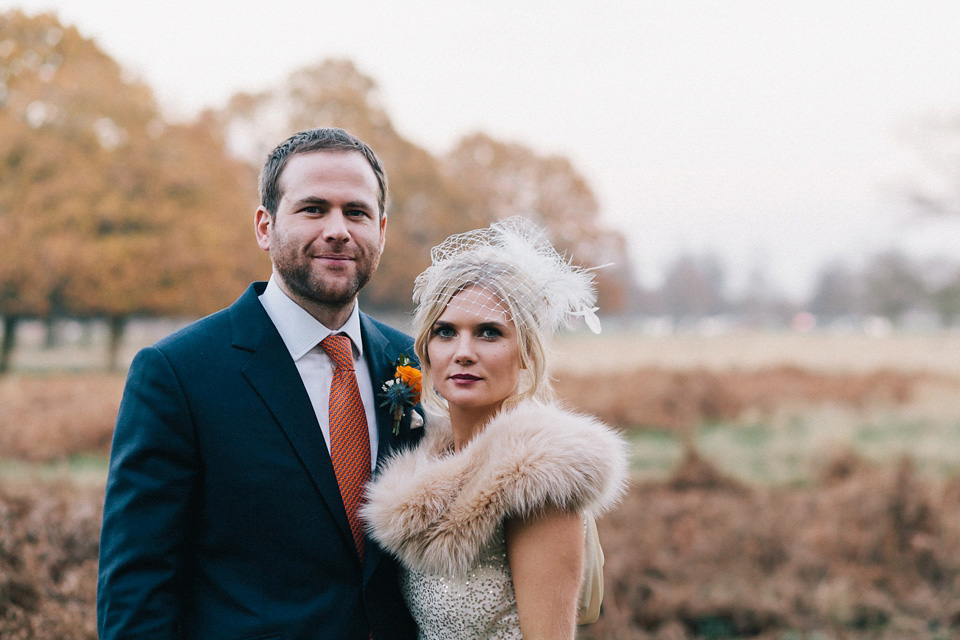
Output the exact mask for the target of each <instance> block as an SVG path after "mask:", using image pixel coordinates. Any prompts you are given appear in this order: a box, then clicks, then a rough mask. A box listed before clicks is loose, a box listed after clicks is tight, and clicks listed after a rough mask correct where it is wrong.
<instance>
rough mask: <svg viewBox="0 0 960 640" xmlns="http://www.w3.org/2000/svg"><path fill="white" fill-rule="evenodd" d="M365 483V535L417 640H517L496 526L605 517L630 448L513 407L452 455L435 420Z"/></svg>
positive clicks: (550, 410)
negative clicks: (395, 584) (391, 564)
mask: <svg viewBox="0 0 960 640" xmlns="http://www.w3.org/2000/svg"><path fill="white" fill-rule="evenodd" d="M424 428H425V429H426V433H425V434H424V437H423V439H422V440H421V442H420V444H419V445H418V446H417V447H416V448H414V449H410V450H406V451H403V452H401V453H399V454H398V455H396V456H394V457H392V458H391V459H389V460H388V461H387V462H386V463H385V464H384V465H383V466H382V467H381V468H380V469H379V470H378V472H377V474H376V476H375V477H374V479H373V481H372V482H371V483H370V485H368V487H367V503H366V504H365V505H364V507H363V508H362V510H361V514H362V516H363V519H364V521H365V522H366V523H367V527H368V528H367V531H368V533H369V534H370V536H371V538H372V539H374V540H375V541H376V542H377V543H378V544H380V545H381V547H382V548H383V549H384V550H386V551H387V552H388V553H390V554H391V555H393V556H394V557H395V558H396V559H397V560H398V561H399V564H400V568H401V578H400V583H401V590H402V592H403V595H404V597H405V599H406V601H407V605H408V607H409V609H410V612H411V614H412V615H413V619H414V620H415V621H416V623H417V626H418V627H419V630H420V638H421V640H433V639H438V640H439V639H442V640H514V639H519V638H522V637H523V636H522V634H521V631H520V617H519V614H518V613H517V602H516V596H515V594H514V588H513V579H512V577H511V574H510V566H509V564H508V562H507V552H506V539H505V534H504V523H505V522H507V521H509V520H510V519H511V518H525V517H531V516H534V515H535V514H537V513H540V512H542V510H543V509H544V508H545V507H548V506H550V507H556V508H559V509H561V510H565V511H569V512H579V513H587V512H589V513H592V514H597V513H602V512H604V511H606V510H607V509H609V508H610V507H611V506H612V505H613V504H614V503H615V502H616V500H617V499H618V497H619V495H620V494H621V492H622V490H623V485H624V482H625V479H626V476H627V456H626V446H625V444H624V443H623V441H622V439H621V438H620V436H619V435H618V434H616V433H615V432H614V431H613V430H611V429H609V428H608V427H606V426H605V425H603V424H602V423H600V422H598V421H595V420H593V419H591V418H588V417H585V416H581V415H579V414H574V413H570V412H567V411H565V410H563V409H561V408H559V407H556V406H554V405H543V404H539V403H533V402H526V403H521V404H519V405H517V406H515V407H512V408H510V409H509V410H504V411H502V412H500V413H499V414H497V415H496V416H494V417H493V418H492V419H491V420H490V422H488V423H487V424H486V425H485V427H484V429H483V430H482V431H481V432H480V433H478V434H476V435H475V436H474V437H473V439H471V440H470V441H469V442H467V443H466V444H464V445H463V446H462V447H461V448H459V449H455V448H454V446H453V445H454V443H453V434H452V430H451V427H450V424H449V421H446V420H445V419H444V418H443V417H437V416H432V415H431V416H428V419H427V420H426V424H425V427H424Z"/></svg>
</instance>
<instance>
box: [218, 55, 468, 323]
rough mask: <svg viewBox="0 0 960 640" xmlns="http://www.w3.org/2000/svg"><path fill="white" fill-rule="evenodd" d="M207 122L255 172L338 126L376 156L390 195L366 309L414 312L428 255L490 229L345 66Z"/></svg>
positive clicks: (327, 67) (240, 99)
mask: <svg viewBox="0 0 960 640" xmlns="http://www.w3.org/2000/svg"><path fill="white" fill-rule="evenodd" d="M209 115H210V117H211V118H213V119H214V120H215V121H216V122H218V123H219V126H220V128H221V130H222V132H223V136H224V137H225V139H226V140H227V143H228V147H229V148H230V149H231V151H232V153H234V154H235V155H236V156H237V157H239V158H242V159H243V160H245V161H246V162H247V163H248V164H249V165H250V166H251V167H256V169H257V170H259V168H260V166H261V165H262V164H263V162H264V161H265V159H266V157H267V154H268V153H269V152H270V151H271V150H272V149H273V147H274V146H275V145H276V144H277V143H278V142H279V141H281V140H283V139H285V138H287V137H288V136H290V135H291V134H293V133H295V132H297V131H302V130H304V129H310V128H313V127H321V126H335V127H341V128H343V129H346V130H348V131H350V132H351V133H353V134H354V135H356V136H357V137H359V138H360V139H362V140H364V141H365V142H367V143H368V144H369V145H370V146H371V147H372V148H373V149H374V151H375V152H376V153H377V156H378V157H379V158H380V160H381V161H382V162H383V164H384V166H385V168H386V171H387V175H388V179H389V184H390V196H389V201H388V205H387V212H388V230H387V245H386V249H385V251H384V254H383V258H382V260H381V262H380V268H379V270H378V272H377V277H375V278H373V279H372V280H371V281H370V284H369V285H367V287H365V288H364V290H363V293H362V294H361V295H362V298H363V304H364V305H365V306H368V307H371V308H374V309H380V310H392V311H399V310H404V311H406V310H409V309H410V306H411V302H410V300H411V293H412V290H413V281H414V278H415V277H416V275H417V274H418V273H420V272H421V271H422V270H423V269H424V268H425V267H426V266H427V265H428V264H429V262H430V257H429V248H430V247H431V246H433V245H435V244H437V243H439V242H440V241H442V240H443V239H444V238H445V237H447V236H448V235H450V234H451V233H456V232H458V231H465V230H467V229H470V228H473V227H476V226H481V225H482V224H486V222H485V221H483V220H481V219H479V218H476V217H475V215H474V210H473V209H472V208H471V206H470V204H469V202H468V200H467V199H466V198H465V197H464V194H463V193H462V192H461V190H460V189H459V188H458V186H457V184H456V181H455V180H454V179H453V178H451V177H448V176H446V175H444V174H443V173H442V172H441V170H440V165H439V163H438V161H437V160H436V159H435V158H434V157H433V156H432V155H431V154H430V153H428V152H427V151H425V150H424V149H422V148H420V147H418V146H417V145H415V144H413V143H411V142H409V141H407V140H405V139H404V138H403V137H401V136H400V135H399V134H398V133H397V132H396V130H395V129H394V127H393V125H392V123H391V121H390V118H389V116H388V115H387V114H386V112H385V111H384V110H383V108H382V107H381V105H380V97H379V93H378V90H377V86H376V83H374V82H373V80H372V79H370V78H369V77H367V76H365V75H363V74H362V73H360V72H359V71H358V70H357V69H356V67H355V66H354V65H353V63H351V62H349V61H347V60H327V61H324V62H321V63H319V64H316V65H311V66H308V67H304V68H302V69H299V70H297V71H294V72H293V73H292V74H290V76H289V77H287V78H286V80H285V81H284V82H283V83H281V84H280V85H279V86H277V87H273V88H270V89H268V90H265V91H262V92H260V93H256V94H247V93H241V94H237V95H235V96H233V98H231V100H230V102H229V103H228V105H227V106H226V108H225V109H223V110H222V111H219V112H211V113H210V114H209Z"/></svg>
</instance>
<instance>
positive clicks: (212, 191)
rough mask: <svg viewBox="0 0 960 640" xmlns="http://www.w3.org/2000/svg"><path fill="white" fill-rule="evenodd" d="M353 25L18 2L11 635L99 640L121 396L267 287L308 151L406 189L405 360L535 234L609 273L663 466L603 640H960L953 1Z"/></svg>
mask: <svg viewBox="0 0 960 640" xmlns="http://www.w3.org/2000/svg"><path fill="white" fill-rule="evenodd" d="M353 4H354V5H355V6H349V5H348V4H346V3H344V4H343V6H323V5H319V4H317V3H308V2H305V1H299V0H278V1H277V2H273V3H270V5H269V6H266V7H265V6H263V5H262V3H258V4H254V3H250V2H232V3H217V2H211V3H206V4H198V3H193V2H187V1H185V0H171V1H170V2H166V3H153V4H152V5H150V6H138V5H136V4H134V3H129V2H119V1H116V0H82V1H81V0H21V1H19V2H12V3H9V2H8V3H4V4H3V5H0V238H2V239H3V240H4V245H3V248H2V251H0V317H2V320H3V325H2V334H0V335H2V342H0V637H3V638H8V637H9V638H38V639H41V638H42V639H47V638H95V637H96V629H95V620H94V610H93V602H94V594H95V588H96V584H95V582H96V553H97V544H98V541H97V535H98V530H99V518H100V509H101V501H102V497H103V482H104V479H105V476H106V459H107V455H108V451H109V442H110V437H111V432H112V427H113V420H114V418H115V417H116V409H117V405H118V402H119V398H120V394H121V391H122V386H123V379H124V373H125V369H126V366H127V364H128V363H129V361H130V359H131V358H132V356H133V354H134V353H135V352H136V350H137V349H138V348H140V347H142V346H144V345H147V344H150V343H152V342H153V341H155V340H157V339H159V338H160V337H162V336H164V335H166V334H167V333H169V332H171V331H173V330H175V329H177V328H179V327H181V326H183V325H184V324H186V323H188V322H190V321H192V320H193V319H196V318H198V317H200V316H202V315H204V314H207V313H210V312H213V311H215V310H217V309H220V308H222V307H224V306H226V305H228V304H230V303H231V302H232V301H233V300H234V299H235V298H236V297H238V296H239V295H240V293H241V292H242V291H243V290H244V289H245V288H246V286H247V284H248V283H249V282H250V281H252V280H258V279H266V277H268V275H269V260H268V258H267V256H266V254H264V253H263V252H261V251H260V250H259V249H258V248H257V246H256V243H255V241H254V236H253V224H252V223H253V212H254V210H255V209H256V207H257V205H258V199H257V192H256V179H257V174H258V171H259V167H260V166H261V164H262V163H263V161H264V159H265V157H266V154H267V153H268V152H269V151H270V150H271V149H272V148H273V147H274V146H275V145H276V144H277V143H278V142H280V141H281V140H283V139H284V138H286V137H287V136H288V135H290V134H291V133H294V132H296V131H299V130H302V129H305V128H310V127H314V126H340V127H343V128H345V129H347V130H349V131H351V132H352V133H354V134H356V135H357V136H358V137H360V138H361V139H363V140H365V141H366V142H368V143H369V144H370V145H371V146H372V147H373V148H374V150H375V151H376V152H377V154H378V155H379V156H380V157H381V159H382V160H383V162H384V164H385V166H386V169H387V172H388V176H389V180H390V189H391V193H390V201H389V206H388V213H389V220H390V225H389V230H388V242H387V248H386V251H385V253H384V256H383V259H382V261H381V265H380V269H379V271H378V273H377V276H376V277H375V278H374V279H373V280H372V281H371V283H370V285H368V286H367V288H366V289H365V290H364V291H363V293H362V296H361V304H362V306H363V308H364V309H365V310H367V311H369V312H371V313H374V314H375V315H378V316H380V317H383V318H385V319H388V320H390V321H391V322H393V324H395V325H396V326H399V327H401V328H403V327H406V326H408V322H409V312H410V309H411V304H410V295H411V291H412V283H413V279H414V277H415V276H416V274H417V273H419V272H420V271H421V270H422V269H423V268H424V267H425V266H426V265H427V264H428V262H429V255H428V251H429V248H430V247H431V246H433V245H435V244H437V243H438V242H439V241H441V240H442V239H443V238H445V237H446V236H447V235H449V234H451V233H455V232H459V231H464V230H467V229H471V228H476V227H480V226H486V225H487V224H489V223H490V222H491V221H494V220H497V219H502V218H504V217H507V216H510V215H517V214H519V215H524V216H527V217H529V218H531V219H533V220H535V221H537V222H539V223H540V224H542V225H543V226H544V227H545V228H546V229H547V230H548V233H549V234H550V236H551V238H552V239H553V241H554V242H555V243H556V244H557V245H558V246H559V247H560V248H561V249H562V250H563V251H564V252H565V253H566V255H568V256H569V257H570V258H571V259H572V260H573V261H574V262H577V263H579V264H583V265H585V266H599V265H607V266H604V267H603V268H602V269H600V270H599V271H598V272H597V274H598V282H599V289H600V291H599V293H600V301H599V306H600V312H599V313H600V316H601V318H602V320H603V323H604V331H603V333H602V334H601V336H599V337H597V336H593V335H587V334H584V333H582V332H580V331H573V332H571V333H569V334H566V335H564V336H561V337H560V339H559V340H558V341H557V344H556V345H555V346H556V351H557V359H558V367H557V369H556V371H555V377H556V379H557V387H558V391H559V393H560V395H561V397H562V399H563V400H564V401H565V402H566V403H567V404H569V405H571V406H574V407H576V408H578V409H581V410H584V411H589V412H591V413H594V414H596V415H598V416H600V417H601V418H603V419H605V420H607V421H608V422H610V423H612V424H614V425H616V426H617V427H618V428H620V429H622V430H623V431H624V432H625V433H626V434H627V435H628V436H629V438H630V439H631V442H632V443H633V446H634V451H633V470H634V478H635V482H634V486H633V488H632V489H631V492H630V495H629V497H628V499H627V500H626V502H625V503H624V505H623V506H622V507H621V508H620V509H619V510H618V511H617V512H616V513H614V514H612V515H611V516H609V517H608V518H606V519H605V520H604V521H602V522H601V523H600V533H601V539H602V541H603V543H604V547H605V549H606V551H607V568H606V586H607V593H606V599H605V602H604V611H603V615H602V617H601V620H600V621H599V622H598V623H596V624H595V625H593V626H591V627H588V628H584V629H583V630H582V632H581V636H582V637H585V638H643V639H651V640H653V639H657V640H685V639H693V638H768V639H773V638H776V639H778V640H788V639H789V640H801V639H806V638H810V639H814V638H816V639H820V640H824V639H831V638H858V639H859V638H921V639H924V638H928V639H931V638H953V637H960V521H958V519H957V517H956V513H957V511H958V509H960V473H958V470H960V254H958V252H957V250H956V247H957V245H958V243H960V75H958V73H957V69H958V68H960V38H958V37H957V33H958V31H960V4H957V3H955V2H951V1H946V0H944V1H929V0H919V1H916V2H906V1H897V0H885V1H880V2H866V1H865V0H851V1H850V2H841V3H835V2H833V3H831V2H819V1H814V2H810V1H807V2H799V1H794V0H785V1H783V2H777V3H769V2H761V1H759V0H756V1H752V0H737V1H734V2H728V3H722V4H715V3H706V2H700V1H693V0H690V1H685V0H681V1H676V2H660V1H646V0H643V1H639V2H633V3H624V2H614V1H607V0H599V1H598V2H593V3H585V2H575V1H571V0H555V1H554V2H551V3H545V2H536V1H532V0H531V1H526V2H506V1H504V0H493V1H492V2H486V3H482V4H474V3H465V2H440V1H437V0H409V1H408V2H404V3H391V2H387V1H385V0H371V1H369V2H361V3H353Z"/></svg>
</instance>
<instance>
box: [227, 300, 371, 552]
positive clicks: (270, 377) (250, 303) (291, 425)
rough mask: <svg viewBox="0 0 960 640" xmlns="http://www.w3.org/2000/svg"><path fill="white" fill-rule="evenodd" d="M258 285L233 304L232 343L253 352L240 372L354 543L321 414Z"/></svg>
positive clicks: (346, 534) (343, 531) (347, 537)
mask: <svg viewBox="0 0 960 640" xmlns="http://www.w3.org/2000/svg"><path fill="white" fill-rule="evenodd" d="M258 284H261V283H256V284H255V285H252V286H251V288H250V289H248V290H247V293H246V294H244V296H243V297H241V298H240V299H239V300H238V301H237V302H236V303H234V305H233V306H232V307H231V308H230V311H231V328H232V329H233V345H234V346H235V347H237V348H240V349H245V350H247V351H251V352H252V353H251V355H250V359H249V361H247V363H246V365H244V367H243V369H242V374H243V376H244V377H245V378H246V379H247V381H248V382H249V383H250V385H251V386H252V387H253V388H254V390H255V391H256V393H257V394H258V395H259V396H260V398H261V399H262V400H263V403H264V404H265V405H266V406H267V408H268V409H269V410H270V412H271V413H272V414H273V417H274V418H275V419H276V421H277V424H278V425H280V428H281V429H282V430H283V432H284V433H285V434H286V436H287V439H288V440H289V442H290V444H291V446H292V447H293V449H294V451H295V452H296V454H297V457H298V458H299V459H300V461H301V463H302V464H303V466H304V467H305V468H306V469H307V472H308V473H309V475H310V478H311V479H312V480H313V483H314V485H315V486H316V487H317V490H318V491H319V492H320V495H321V496H322V497H323V500H324V501H325V502H326V503H327V507H328V508H329V509H330V512H331V513H332V514H333V517H334V519H335V520H336V522H337V525H338V526H339V527H340V529H341V531H342V533H343V535H344V537H345V538H346V539H347V540H349V541H350V546H351V547H352V546H353V535H352V534H351V533H350V525H349V523H348V521H347V514H346V512H345V511H344V508H343V500H342V499H341V497H340V489H339V488H338V486H337V477H336V474H335V473H334V471H333V464H332V463H331V462H330V453H329V452H328V451H327V445H326V443H325V442H324V441H323V433H322V432H321V430H320V425H319V424H318V423H317V416H316V414H315V413H314V412H313V406H312V405H311V404H310V398H309V396H307V391H306V389H305V388H304V386H303V380H302V379H301V378H300V373H299V371H297V366H296V365H295V364H294V362H293V359H292V358H291V357H290V352H289V351H288V350H287V347H286V345H284V344H283V339H282V338H281V337H280V334H279V332H278V331H277V330H276V327H274V326H273V322H272V321H271V320H270V316H268V315H267V312H266V311H265V310H264V308H263V305H261V304H260V301H259V300H258V299H257V296H258V295H259V293H260V292H262V290H263V289H262V287H257V285H258ZM257 289H259V292H258V291H257ZM251 293H252V295H251Z"/></svg>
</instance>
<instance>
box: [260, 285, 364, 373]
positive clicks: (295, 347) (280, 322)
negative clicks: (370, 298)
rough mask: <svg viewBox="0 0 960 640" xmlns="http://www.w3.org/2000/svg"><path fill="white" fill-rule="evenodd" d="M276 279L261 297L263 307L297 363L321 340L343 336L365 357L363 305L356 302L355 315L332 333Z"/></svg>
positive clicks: (352, 314)
mask: <svg viewBox="0 0 960 640" xmlns="http://www.w3.org/2000/svg"><path fill="white" fill-rule="evenodd" d="M274 277H275V276H273V275H271V276H270V280H269V281H268V282H267V288H266V289H264V291H263V293H261V294H260V303H261V304H262V305H263V308H264V309H265V310H266V312H267V315H268V316H270V319H271V320H272V321H273V324H274V325H275V326H276V327H277V331H278V332H279V333H280V337H281V338H282V339H283V344H284V345H286V347H287V350H288V351H289V352H290V357H292V358H293V360H294V362H296V361H297V360H299V359H300V358H302V357H303V356H304V355H306V354H307V353H309V351H310V350H311V349H313V348H314V347H316V346H317V345H318V344H319V343H320V341H321V340H323V339H324V338H326V337H327V336H328V335H330V334H331V333H343V334H345V335H347V336H348V337H349V338H350V341H351V342H352V343H353V346H354V348H355V349H356V350H357V353H359V354H360V357H363V339H362V338H361V336H360V304H359V302H356V301H355V302H354V304H353V311H352V312H350V317H349V318H347V321H346V322H345V323H344V324H343V326H342V327H340V328H339V329H337V330H336V331H331V330H330V329H328V328H327V327H325V326H324V325H323V324H322V323H321V322H320V321H319V320H317V319H316V318H314V317H313V316H312V315H310V314H309V313H307V311H306V309H304V308H303V307H301V306H300V305H299V304H297V303H296V302H294V301H293V300H292V299H290V297H289V296H288V295H287V294H286V293H284V291H283V289H281V288H280V286H279V285H278V284H277V283H276V282H275V281H274Z"/></svg>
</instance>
